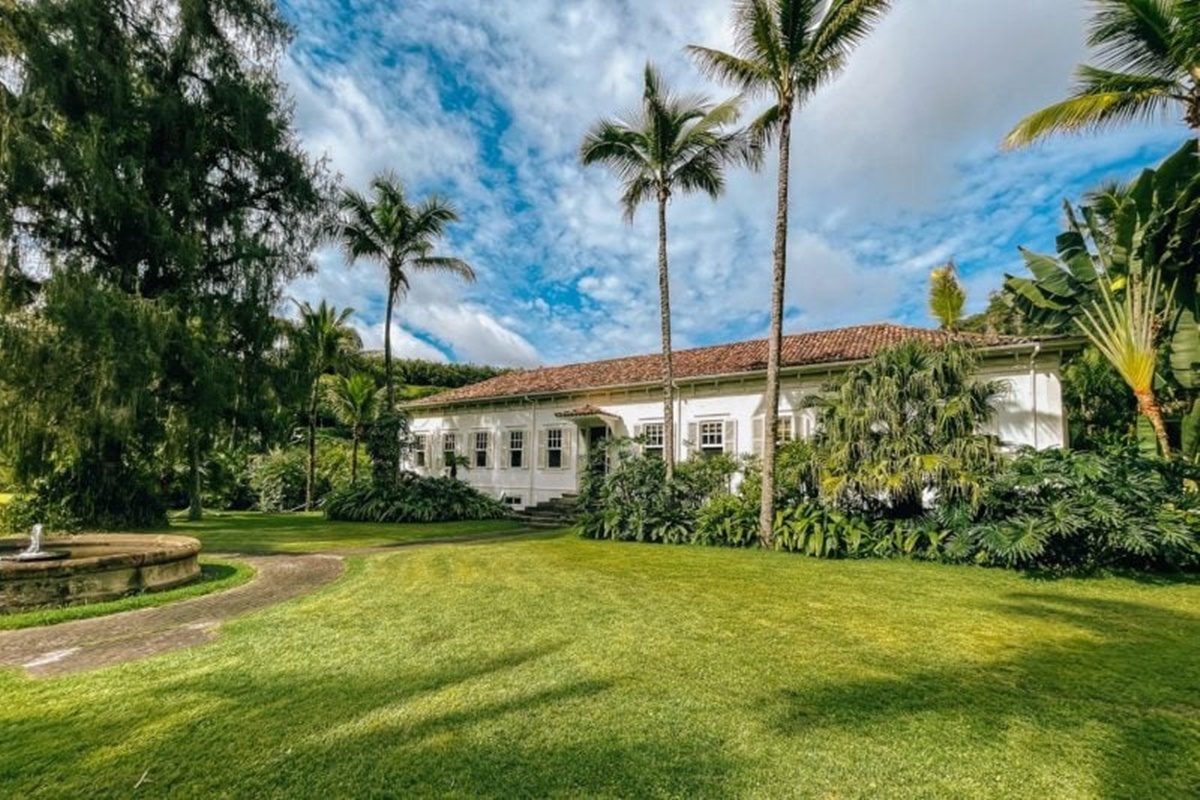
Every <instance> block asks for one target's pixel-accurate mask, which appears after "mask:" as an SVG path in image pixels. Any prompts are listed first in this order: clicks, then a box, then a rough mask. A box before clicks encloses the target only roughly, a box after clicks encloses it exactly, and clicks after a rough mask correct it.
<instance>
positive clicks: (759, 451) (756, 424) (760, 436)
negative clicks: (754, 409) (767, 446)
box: [750, 417, 767, 458]
mask: <svg viewBox="0 0 1200 800" xmlns="http://www.w3.org/2000/svg"><path fill="white" fill-rule="evenodd" d="M766 424H767V421H766V420H765V419H764V418H762V417H755V418H754V421H753V422H752V423H751V425H750V433H751V435H752V437H753V439H754V441H753V442H752V443H751V446H752V447H753V450H754V455H756V456H758V457H759V458H762V455H763V442H765V441H766V440H767V435H766V433H765V431H766Z"/></svg>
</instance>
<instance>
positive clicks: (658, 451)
mask: <svg viewBox="0 0 1200 800" xmlns="http://www.w3.org/2000/svg"><path fill="white" fill-rule="evenodd" d="M642 438H643V439H644V440H645V445H643V447H644V448H645V450H646V452H647V453H650V454H653V455H656V456H660V457H661V456H662V454H663V438H664V437H663V424H662V423H661V422H647V423H646V424H645V425H643V426H642Z"/></svg>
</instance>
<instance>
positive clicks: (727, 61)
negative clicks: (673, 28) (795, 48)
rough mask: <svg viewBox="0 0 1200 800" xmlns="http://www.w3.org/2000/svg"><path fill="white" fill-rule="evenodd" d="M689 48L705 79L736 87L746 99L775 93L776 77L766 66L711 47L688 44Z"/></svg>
mask: <svg viewBox="0 0 1200 800" xmlns="http://www.w3.org/2000/svg"><path fill="white" fill-rule="evenodd" d="M686 49H687V52H688V53H689V54H690V55H691V56H692V58H693V59H695V61H696V66H697V67H698V68H699V70H700V72H701V73H702V74H703V75H704V76H705V77H708V78H710V79H712V80H714V81H717V82H718V83H724V84H726V85H729V86H733V87H735V88H736V89H737V90H738V91H739V92H741V93H742V94H745V95H747V96H756V95H763V94H767V93H770V92H772V91H773V90H774V87H775V79H774V76H773V75H772V73H771V70H770V68H769V67H768V66H767V65H765V64H762V63H759V62H757V61H751V60H749V59H745V58H739V57H738V56H735V55H732V54H730V53H726V52H724V51H721V50H716V49H713V48H711V47H700V46H697V45H688V46H687V48H686Z"/></svg>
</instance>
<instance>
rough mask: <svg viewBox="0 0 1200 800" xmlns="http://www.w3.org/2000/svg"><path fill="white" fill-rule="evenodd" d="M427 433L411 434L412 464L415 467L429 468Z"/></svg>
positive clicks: (428, 436) (428, 437)
mask: <svg viewBox="0 0 1200 800" xmlns="http://www.w3.org/2000/svg"><path fill="white" fill-rule="evenodd" d="M430 438H431V437H430V435H429V434H428V433H414V434H413V466H414V467H416V468H417V469H429V439H430Z"/></svg>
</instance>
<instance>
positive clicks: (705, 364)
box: [408, 323, 1036, 409]
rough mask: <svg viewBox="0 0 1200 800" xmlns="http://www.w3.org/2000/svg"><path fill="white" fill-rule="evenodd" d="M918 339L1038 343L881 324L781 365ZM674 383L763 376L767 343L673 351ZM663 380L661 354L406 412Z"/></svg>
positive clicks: (818, 337)
mask: <svg viewBox="0 0 1200 800" xmlns="http://www.w3.org/2000/svg"><path fill="white" fill-rule="evenodd" d="M911 340H917V341H922V342H928V343H930V344H933V345H940V344H946V343H947V342H950V341H963V342H967V343H970V344H973V345H976V346H979V347H1001V346H1005V345H1010V346H1011V345H1020V344H1027V343H1032V342H1034V341H1036V340H1035V339H1031V338H1024V337H1017V336H995V335H990V334H978V333H950V332H948V331H942V330H935V329H930V328H911V327H905V326H903V325H893V324H890V323H880V324H874V325H858V326H856V327H852V328H839V329H837V330H832V331H814V332H812V333H801V334H798V335H795V336H785V337H783V366H784V367H800V366H808V365H818V364H830V363H835V362H840V361H858V360H862V359H866V358H870V357H871V356H872V355H873V354H874V353H875V352H876V351H877V350H880V349H882V348H884V347H889V346H892V345H896V344H900V343H901V342H905V341H911ZM674 366H675V377H676V380H688V379H696V378H705V377H712V376H717V375H734V374H738V373H754V372H764V371H765V370H766V368H767V341H766V339H757V340H754V341H749V342H737V343H734V344H723V345H715V346H712V347H698V348H695V349H693V350H677V351H676V352H675V364H674ZM661 376H662V357H661V356H660V355H659V354H652V355H644V356H630V357H628V358H615V359H611V360H608V361H592V362H589V363H585V364H567V365H564V366H560V367H543V368H541V369H532V370H518V371H514V372H507V373H505V374H503V375H499V376H497V377H495V378H491V379H489V380H486V381H482V382H480V383H475V384H471V385H470V386H463V387H461V388H459V389H451V390H450V391H447V392H442V393H441V394H435V395H433V396H431V397H427V398H424V399H421V400H417V401H414V402H412V403H409V404H408V407H409V408H414V409H415V408H422V407H427V406H442V405H447V404H452V403H460V402H468V401H475V400H486V399H493V398H503V397H523V396H527V395H546V394H560V393H564V392H578V391H582V390H586V389H599V388H601V387H613V386H633V385H637V384H647V383H654V382H657V381H659V380H660V379H661Z"/></svg>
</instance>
